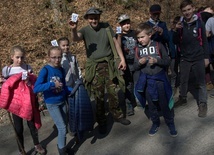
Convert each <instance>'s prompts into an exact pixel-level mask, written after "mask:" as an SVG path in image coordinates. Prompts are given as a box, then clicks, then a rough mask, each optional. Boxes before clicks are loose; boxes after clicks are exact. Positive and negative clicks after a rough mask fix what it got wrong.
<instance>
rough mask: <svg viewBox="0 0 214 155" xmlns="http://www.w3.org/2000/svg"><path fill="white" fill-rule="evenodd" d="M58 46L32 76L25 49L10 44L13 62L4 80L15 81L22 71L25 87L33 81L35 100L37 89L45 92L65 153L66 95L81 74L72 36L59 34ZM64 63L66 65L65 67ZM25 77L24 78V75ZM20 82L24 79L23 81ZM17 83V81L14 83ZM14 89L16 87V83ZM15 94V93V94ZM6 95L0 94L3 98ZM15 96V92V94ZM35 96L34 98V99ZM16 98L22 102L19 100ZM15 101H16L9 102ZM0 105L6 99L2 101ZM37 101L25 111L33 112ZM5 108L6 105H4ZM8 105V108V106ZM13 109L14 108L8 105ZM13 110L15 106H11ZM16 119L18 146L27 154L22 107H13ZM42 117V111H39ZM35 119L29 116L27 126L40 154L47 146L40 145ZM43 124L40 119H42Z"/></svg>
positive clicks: (62, 149)
mask: <svg viewBox="0 0 214 155" xmlns="http://www.w3.org/2000/svg"><path fill="white" fill-rule="evenodd" d="M58 44H59V47H51V48H50V49H49V51H48V54H47V60H48V64H47V65H45V66H44V67H43V68H42V69H41V71H40V73H39V75H38V78H37V79H36V81H35V80H31V79H30V78H29V77H30V75H31V74H33V70H32V68H31V66H30V65H28V64H26V63H25V60H24V59H25V51H24V49H23V48H22V47H21V46H13V47H12V48H11V53H10V54H11V59H12V64H11V65H10V66H5V67H4V68H3V69H2V76H3V78H2V79H1V81H5V80H6V82H8V83H9V82H12V80H13V79H12V78H13V77H14V76H13V75H17V74H20V73H21V74H22V75H21V77H20V78H22V79H21V81H25V83H26V87H28V86H29V84H30V85H33V87H32V89H30V92H29V93H30V94H35V95H34V96H31V97H32V98H33V99H34V100H36V93H39V92H43V95H44V101H45V103H46V107H47V109H48V112H49V113H50V116H51V117H52V119H53V121H54V124H55V125H56V127H57V130H58V142H57V144H58V145H57V146H58V151H59V154H62V155H63V154H65V152H66V150H65V146H66V133H67V121H68V120H67V114H66V113H67V105H66V102H67V96H68V95H69V94H70V92H71V90H72V88H73V87H74V85H75V81H76V80H77V79H79V78H81V72H80V70H79V66H78V63H77V61H76V57H75V56H74V55H72V54H71V53H70V52H69V40H68V38H65V37H63V38H60V39H59V40H58ZM62 67H63V68H62ZM24 76H26V78H24V79H23V77H24ZM6 82H4V83H3V85H2V90H3V89H4V87H6V86H5V85H6V84H5V83H6ZM20 83H21V82H20ZM14 85H15V84H14ZM17 85H18V86H19V87H21V86H20V85H19V84H17ZM14 89H17V88H16V87H14ZM12 96H13V95H12ZM3 97H4V96H3V95H2V94H1V99H2V98H3ZM13 98H16V96H13ZM33 99H32V100H33ZM17 102H23V101H20V100H18V101H17ZM9 104H13V103H9ZM20 104H21V105H20V106H25V103H23V104H22V103H20ZM0 105H1V107H2V106H3V103H2V101H1V104H0ZM38 106H39V105H37V103H36V102H32V107H31V109H29V111H25V112H26V115H32V113H33V110H34V109H35V108H36V107H38ZM3 108H4V107H3ZM6 109H7V108H6ZM7 110H8V111H11V109H7ZM12 110H13V109H12ZM11 112H12V116H13V122H14V127H15V131H16V134H17V137H18V139H17V142H18V146H19V151H20V154H26V152H25V150H24V135H23V132H24V131H23V119H25V118H23V117H22V116H20V115H21V113H23V111H20V112H17V113H16V114H14V112H13V111H11ZM37 117H39V119H40V115H37ZM35 119H38V118H34V116H32V119H30V120H28V121H27V123H28V127H29V129H30V133H31V136H32V138H33V142H34V145H35V152H37V153H39V154H45V153H46V150H45V149H44V148H43V147H42V146H41V145H40V143H39V139H38V129H39V127H36V126H35ZM40 124H41V122H40Z"/></svg>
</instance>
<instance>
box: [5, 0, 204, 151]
mask: <svg viewBox="0 0 214 155" xmlns="http://www.w3.org/2000/svg"><path fill="white" fill-rule="evenodd" d="M180 9H181V12H182V13H183V20H181V18H180V17H176V18H175V19H174V20H173V21H172V22H173V25H174V27H173V29H172V32H171V33H168V30H167V27H166V23H165V22H163V21H161V20H160V19H159V16H160V13H161V7H160V5H156V4H155V5H152V6H151V7H150V14H151V18H150V19H149V21H148V22H142V23H140V24H139V25H138V26H137V28H136V29H135V30H132V29H131V20H130V18H129V16H128V15H126V14H123V15H121V16H119V17H118V23H119V25H120V26H121V29H122V32H121V33H119V34H117V35H116V38H117V41H118V43H119V45H120V46H121V48H122V51H123V54H124V57H125V61H126V64H127V68H126V70H125V71H124V74H123V76H124V79H125V85H126V91H125V96H126V97H127V100H129V101H128V102H127V106H130V107H131V109H130V111H129V114H128V115H133V114H134V107H135V106H136V105H137V103H136V99H137V100H138V101H139V102H140V103H141V105H142V107H146V105H148V109H149V117H150V119H151V121H152V125H151V128H150V130H149V135H150V136H154V135H155V134H156V132H157V131H158V128H159V127H160V111H161V115H162V116H163V117H164V120H165V123H166V125H167V126H168V128H169V133H170V135H171V136H172V137H176V136H177V135H178V133H177V130H176V127H175V123H174V111H173V107H174V100H173V90H172V87H171V84H170V82H169V79H168V75H167V74H168V67H169V66H170V63H173V65H172V67H171V68H173V69H172V70H173V71H174V68H175V67H174V63H175V62H174V61H175V58H176V57H177V56H176V54H175V53H176V52H175V50H177V49H178V48H179V52H180V76H181V80H180V97H179V102H180V103H179V104H184V103H186V102H187V99H186V95H187V92H188V80H189V74H190V71H192V72H193V73H194V75H195V77H194V78H197V77H198V79H196V81H195V84H196V85H197V86H198V87H197V91H198V96H197V105H198V108H199V113H198V116H199V117H206V114H207V98H206V95H207V94H206V83H205V74H204V73H205V65H207V64H208V60H207V58H208V57H207V50H208V49H207V41H206V35H205V29H204V25H203V24H202V26H201V27H202V29H201V31H200V34H199V32H198V31H197V30H195V28H196V24H197V22H196V21H197V16H196V15H195V14H194V5H193V3H192V1H190V0H184V1H183V2H182V3H181V5H180ZM98 15H100V14H98ZM180 31H182V36H179V35H180V34H181V33H180ZM199 35H202V37H201V39H202V40H203V45H201V44H200V40H199V39H198V38H199V37H198V36H199ZM169 38H171V39H170V40H171V41H172V40H174V43H176V45H177V49H175V48H174V47H173V44H172V46H171V44H168V43H170V42H169ZM181 38H182V39H181ZM58 44H59V47H52V48H50V49H49V51H48V54H47V59H48V64H47V65H45V66H44V67H43V68H42V69H41V70H40V72H39V75H38V78H37V80H36V81H34V82H33V81H29V78H28V77H27V78H26V79H25V81H26V85H27V86H28V85H29V82H30V83H31V85H33V86H34V87H33V89H32V90H31V93H38V92H43V94H44V100H45V103H46V107H47V109H48V111H49V113H50V116H51V117H52V119H53V121H54V123H55V125H56V127H57V129H58V142H57V147H58V150H59V154H62V155H63V154H66V132H67V131H66V127H67V119H66V111H67V110H66V98H67V95H68V94H69V93H70V91H71V90H72V88H73V87H74V85H75V81H76V80H77V79H79V78H81V71H80V70H79V69H78V68H79V67H78V63H77V61H76V57H75V56H73V55H72V54H71V53H70V52H69V40H68V39H67V38H60V39H59V40H58ZM168 45H169V49H170V52H171V55H170V57H171V58H170V57H169V52H168V48H167V46H168ZM170 47H171V48H170ZM173 52H175V53H174V54H173ZM24 58H25V52H24V50H23V49H22V47H20V46H14V47H13V48H12V49H11V59H12V60H13V63H12V64H11V65H10V66H9V67H8V66H6V67H4V68H3V70H2V75H3V77H4V78H5V79H7V80H10V77H12V75H14V74H17V73H21V72H26V71H27V72H28V76H29V74H32V68H31V67H30V66H29V65H27V64H25V62H24ZM176 60H177V59H176ZM204 60H205V61H204ZM175 64H178V63H177V62H176V63H175ZM177 68H178V67H177ZM199 68H200V69H199ZM177 72H178V71H177V70H176V71H175V73H174V72H173V78H174V77H176V75H177ZM22 74H23V73H22ZM174 85H175V84H174ZM3 86H4V85H3ZM13 120H14V126H15V129H16V132H17V135H18V139H19V141H20V142H21V146H20V148H19V149H20V152H21V153H22V154H23V151H24V141H23V124H22V118H21V117H19V116H17V115H15V114H13ZM32 122H34V119H32V120H30V121H28V125H29V128H30V131H31V135H32V137H33V141H34V145H35V151H37V152H39V153H41V154H45V150H44V149H43V148H42V147H41V145H40V144H39V141H38V132H37V129H36V127H35V126H34V123H32Z"/></svg>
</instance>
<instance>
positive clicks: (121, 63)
mask: <svg viewBox="0 0 214 155" xmlns="http://www.w3.org/2000/svg"><path fill="white" fill-rule="evenodd" d="M118 69H120V70H126V62H125V61H120V63H119V66H118Z"/></svg>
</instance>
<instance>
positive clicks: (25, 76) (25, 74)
mask: <svg viewBox="0 0 214 155" xmlns="http://www.w3.org/2000/svg"><path fill="white" fill-rule="evenodd" d="M27 77H28V75H27V71H25V72H22V80H26V79H27Z"/></svg>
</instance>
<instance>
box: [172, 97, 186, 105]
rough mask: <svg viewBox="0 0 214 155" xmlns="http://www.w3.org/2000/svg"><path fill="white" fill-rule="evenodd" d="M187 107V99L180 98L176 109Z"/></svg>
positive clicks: (176, 103)
mask: <svg viewBox="0 0 214 155" xmlns="http://www.w3.org/2000/svg"><path fill="white" fill-rule="evenodd" d="M185 105H187V99H186V98H184V97H181V96H179V98H178V101H176V102H175V105H174V107H178V106H185Z"/></svg>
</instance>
